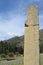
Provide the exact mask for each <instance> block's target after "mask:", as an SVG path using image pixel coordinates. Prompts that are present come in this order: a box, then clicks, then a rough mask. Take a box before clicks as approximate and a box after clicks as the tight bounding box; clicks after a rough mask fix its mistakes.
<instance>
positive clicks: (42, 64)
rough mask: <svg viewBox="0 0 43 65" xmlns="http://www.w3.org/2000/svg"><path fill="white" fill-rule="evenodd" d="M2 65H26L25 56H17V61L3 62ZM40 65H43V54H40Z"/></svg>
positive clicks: (0, 64) (0, 63)
mask: <svg viewBox="0 0 43 65" xmlns="http://www.w3.org/2000/svg"><path fill="white" fill-rule="evenodd" d="M0 65H24V62H23V56H17V57H16V60H12V61H6V60H2V61H0ZM40 65H43V54H40Z"/></svg>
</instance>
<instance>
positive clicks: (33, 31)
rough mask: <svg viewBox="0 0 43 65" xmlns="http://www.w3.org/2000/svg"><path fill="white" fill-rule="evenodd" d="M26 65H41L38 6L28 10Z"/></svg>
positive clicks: (25, 43)
mask: <svg viewBox="0 0 43 65" xmlns="http://www.w3.org/2000/svg"><path fill="white" fill-rule="evenodd" d="M24 65H39V18H38V7H37V6H30V7H29V8H28V16H27V21H26V23H25V35H24Z"/></svg>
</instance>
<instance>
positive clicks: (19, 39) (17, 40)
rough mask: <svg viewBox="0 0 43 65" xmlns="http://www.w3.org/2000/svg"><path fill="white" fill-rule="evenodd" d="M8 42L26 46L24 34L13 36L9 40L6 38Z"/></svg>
mask: <svg viewBox="0 0 43 65" xmlns="http://www.w3.org/2000/svg"><path fill="white" fill-rule="evenodd" d="M6 41H7V42H8V43H10V44H16V45H19V46H22V47H23V46H24V35H22V36H15V37H13V38H10V39H8V40H6Z"/></svg>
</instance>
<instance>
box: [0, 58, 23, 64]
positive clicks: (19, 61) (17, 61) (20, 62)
mask: <svg viewBox="0 0 43 65" xmlns="http://www.w3.org/2000/svg"><path fill="white" fill-rule="evenodd" d="M16 64H21V65H22V64H23V58H21V59H18V60H17V59H16V60H11V61H7V60H4V61H0V65H16Z"/></svg>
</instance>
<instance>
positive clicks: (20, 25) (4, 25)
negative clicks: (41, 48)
mask: <svg viewBox="0 0 43 65" xmlns="http://www.w3.org/2000/svg"><path fill="white" fill-rule="evenodd" d="M25 20H26V16H23V15H20V14H17V15H14V14H13V13H12V12H10V13H8V17H7V16H6V17H5V18H3V16H2V15H0V33H1V34H2V33H3V34H2V36H1V35H0V39H3V38H4V39H6V38H11V37H13V36H15V35H22V34H24V23H25Z"/></svg>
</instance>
